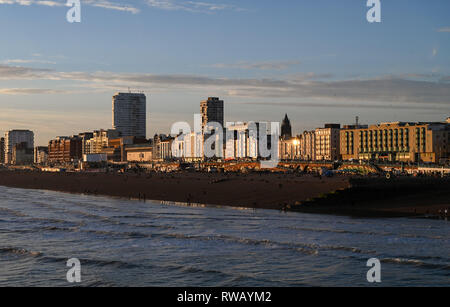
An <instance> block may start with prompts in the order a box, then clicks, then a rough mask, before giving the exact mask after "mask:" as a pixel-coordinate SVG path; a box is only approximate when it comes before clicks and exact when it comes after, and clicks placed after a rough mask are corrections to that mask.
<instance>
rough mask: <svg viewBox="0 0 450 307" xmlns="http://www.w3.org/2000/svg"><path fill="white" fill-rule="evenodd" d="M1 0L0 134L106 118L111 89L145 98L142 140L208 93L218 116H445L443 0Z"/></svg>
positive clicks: (371, 119)
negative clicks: (371, 6) (72, 15)
mask: <svg viewBox="0 0 450 307" xmlns="http://www.w3.org/2000/svg"><path fill="white" fill-rule="evenodd" d="M65 2H66V1H58V0H54V1H40V0H0V41H1V42H0V46H1V48H0V131H5V130H9V129H14V128H29V129H33V130H34V131H35V134H36V141H37V143H38V144H45V143H46V142H47V141H48V140H49V139H50V138H53V137H55V136H57V135H70V134H75V133H78V132H81V131H86V130H93V129H100V128H109V127H111V97H112V95H113V94H114V92H116V91H127V90H128V87H130V88H131V89H133V90H143V91H145V92H146V94H147V97H148V108H149V114H148V136H151V135H153V134H154V133H155V132H160V133H163V132H168V131H169V130H170V126H171V124H172V123H173V122H175V121H180V120H183V121H192V118H193V113H194V112H198V110H199V102H200V100H202V99H204V98H205V97H208V96H220V97H221V98H223V99H224V100H225V103H226V104H225V105H226V112H225V114H226V120H227V121H248V120H268V121H280V120H281V119H282V117H283V115H284V113H288V114H289V116H290V117H291V121H292V122H293V125H294V131H295V132H297V133H300V132H302V131H303V130H305V129H312V128H315V127H318V126H321V125H322V124H323V123H325V122H340V123H342V124H345V123H351V122H353V121H354V117H355V116H357V115H358V116H360V118H361V121H363V122H366V123H376V122H383V121H397V120H402V121H419V120H420V121H438V120H444V119H445V118H446V117H447V116H450V114H449V113H450V112H449V111H450V56H449V55H450V19H449V18H448V13H449V12H450V2H449V1H446V0H442V1H440V0H429V1H421V0H381V4H382V22H381V23H379V24H378V23H373V24H370V23H368V22H367V20H366V12H367V10H368V8H367V7H366V1H365V0H340V1H335V0H315V1H312V0H308V1H307V0H295V1H294V0H292V1H287V0H284V1H283V0H278V1H275V0H240V1H227V0H218V1H216V0H199V1H196V0H192V1H186V0H172V1H169V0H165V1H163V0H127V1H116V0H108V1H103V0H84V1H83V0H81V14H82V16H81V17H82V22H81V23H79V24H76V23H74V24H70V23H68V22H67V21H66V19H65V15H66V12H67V10H68V8H67V7H65V6H64V4H65Z"/></svg>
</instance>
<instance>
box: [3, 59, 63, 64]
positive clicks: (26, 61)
mask: <svg viewBox="0 0 450 307" xmlns="http://www.w3.org/2000/svg"><path fill="white" fill-rule="evenodd" d="M1 63H3V64H29V63H38V64H56V62H52V61H47V60H38V59H9V60H4V61H2V62H1Z"/></svg>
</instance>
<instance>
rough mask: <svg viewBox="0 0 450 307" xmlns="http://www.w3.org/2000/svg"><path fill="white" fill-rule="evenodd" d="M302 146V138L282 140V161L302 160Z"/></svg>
mask: <svg viewBox="0 0 450 307" xmlns="http://www.w3.org/2000/svg"><path fill="white" fill-rule="evenodd" d="M301 144H302V143H301V136H297V137H295V138H289V139H283V138H282V139H281V140H280V142H279V150H278V152H279V157H280V160H300V159H301V156H302V151H301Z"/></svg>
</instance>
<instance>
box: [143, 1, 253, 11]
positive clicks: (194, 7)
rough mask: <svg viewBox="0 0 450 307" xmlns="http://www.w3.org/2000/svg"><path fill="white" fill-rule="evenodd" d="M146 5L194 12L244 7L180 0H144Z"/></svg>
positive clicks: (236, 9)
mask: <svg viewBox="0 0 450 307" xmlns="http://www.w3.org/2000/svg"><path fill="white" fill-rule="evenodd" d="M146 1H147V4H148V6H150V7H153V8H158V9H162V10H168V11H187V12H196V13H213V12H216V11H223V10H233V11H244V9H242V8H239V7H236V6H234V5H229V4H219V3H211V2H200V1H182V0H146Z"/></svg>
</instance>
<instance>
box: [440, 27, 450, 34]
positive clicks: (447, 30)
mask: <svg viewBox="0 0 450 307" xmlns="http://www.w3.org/2000/svg"><path fill="white" fill-rule="evenodd" d="M437 31H438V32H447V33H450V27H444V28H440V29H438V30H437Z"/></svg>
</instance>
